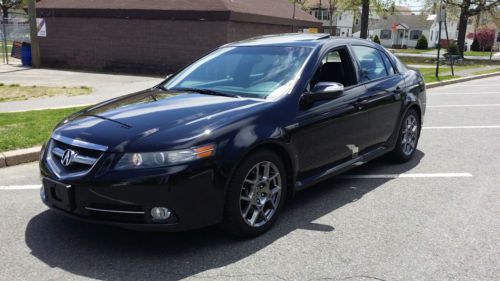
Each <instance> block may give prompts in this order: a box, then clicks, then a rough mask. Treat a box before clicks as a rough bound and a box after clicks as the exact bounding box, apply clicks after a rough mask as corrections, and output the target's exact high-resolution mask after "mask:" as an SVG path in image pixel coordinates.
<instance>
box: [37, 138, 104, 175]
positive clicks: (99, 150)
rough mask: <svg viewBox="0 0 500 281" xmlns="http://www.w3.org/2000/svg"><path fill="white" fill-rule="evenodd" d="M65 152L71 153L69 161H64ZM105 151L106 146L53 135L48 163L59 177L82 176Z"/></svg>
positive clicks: (68, 157) (49, 146)
mask: <svg viewBox="0 0 500 281" xmlns="http://www.w3.org/2000/svg"><path fill="white" fill-rule="evenodd" d="M93 148H96V149H93ZM65 153H69V154H68V155H67V156H66V160H67V161H63V158H65ZM103 153H104V146H100V145H95V144H91V143H87V142H83V141H75V140H72V139H69V138H66V137H61V136H53V137H52V139H51V140H50V142H49V145H48V151H47V163H48V164H49V166H50V168H51V169H52V171H53V172H54V173H55V174H56V175H57V176H58V177H70V176H82V175H85V174H87V173H88V172H89V171H90V169H91V168H92V167H93V166H94V164H95V163H96V162H97V161H98V160H99V158H100V157H101V156H102V154H103ZM68 159H69V160H68Z"/></svg>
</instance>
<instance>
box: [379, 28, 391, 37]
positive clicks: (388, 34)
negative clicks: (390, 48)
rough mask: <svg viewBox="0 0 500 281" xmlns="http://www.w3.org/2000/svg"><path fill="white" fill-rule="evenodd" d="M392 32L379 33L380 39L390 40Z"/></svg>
mask: <svg viewBox="0 0 500 281" xmlns="http://www.w3.org/2000/svg"><path fill="white" fill-rule="evenodd" d="M391 35H392V32H391V31H390V30H388V29H384V30H381V31H380V39H391Z"/></svg>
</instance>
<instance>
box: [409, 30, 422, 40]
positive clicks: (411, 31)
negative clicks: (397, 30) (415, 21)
mask: <svg viewBox="0 0 500 281" xmlns="http://www.w3.org/2000/svg"><path fill="white" fill-rule="evenodd" d="M414 32H420V34H419V35H418V37H417V39H413V38H412V33H414ZM423 34H424V31H423V30H420V29H413V30H410V35H409V37H410V38H409V39H410V40H411V41H417V40H418V39H419V38H420V36H422V35H423Z"/></svg>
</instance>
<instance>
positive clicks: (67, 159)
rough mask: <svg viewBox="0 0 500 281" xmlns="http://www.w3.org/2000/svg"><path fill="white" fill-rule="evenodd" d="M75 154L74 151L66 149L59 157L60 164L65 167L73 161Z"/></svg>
mask: <svg viewBox="0 0 500 281" xmlns="http://www.w3.org/2000/svg"><path fill="white" fill-rule="evenodd" d="M77 155H78V153H77V152H76V151H74V150H71V149H66V150H65V151H64V154H63V156H62V158H61V164H62V165H63V166H65V167H68V166H69V165H71V163H73V160H74V159H75V157H76V156H77Z"/></svg>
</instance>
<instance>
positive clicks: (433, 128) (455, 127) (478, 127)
mask: <svg viewBox="0 0 500 281" xmlns="http://www.w3.org/2000/svg"><path fill="white" fill-rule="evenodd" d="M422 129H427V130H436V129H500V126H428V127H422Z"/></svg>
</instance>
